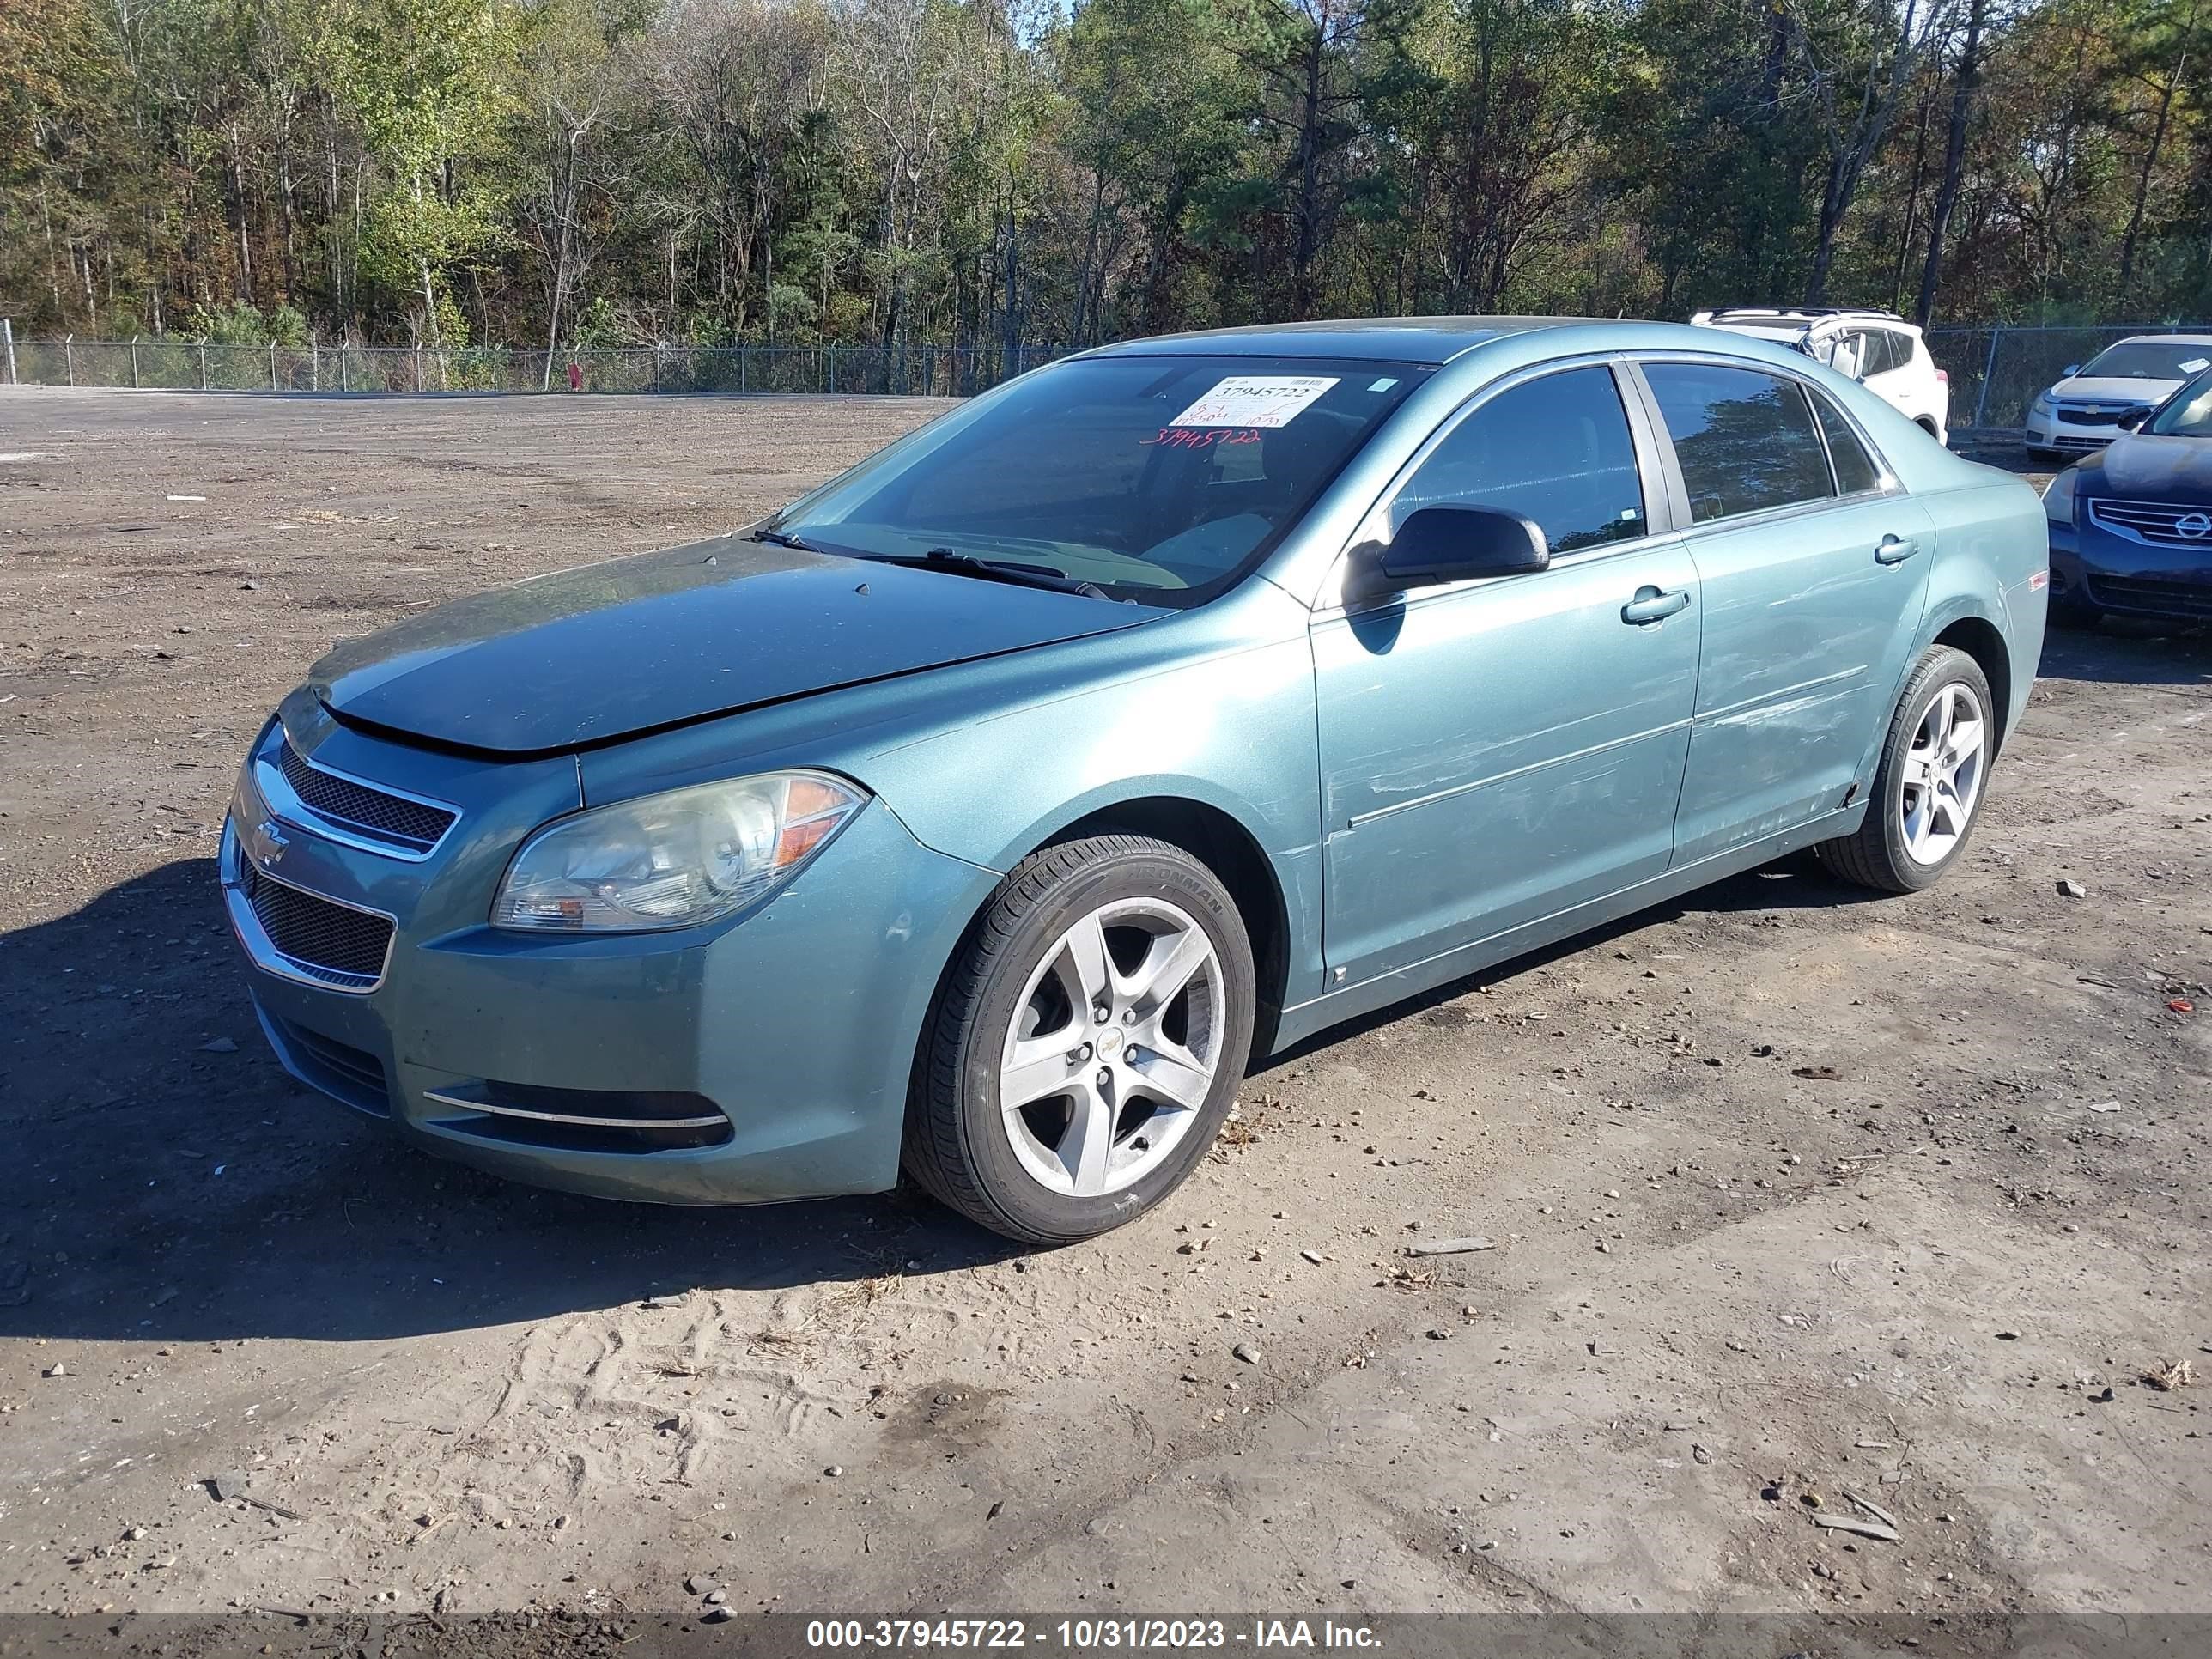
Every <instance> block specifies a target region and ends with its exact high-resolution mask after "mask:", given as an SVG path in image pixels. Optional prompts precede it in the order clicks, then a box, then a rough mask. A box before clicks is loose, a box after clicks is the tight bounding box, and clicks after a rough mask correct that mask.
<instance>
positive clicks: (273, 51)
mask: <svg viewBox="0 0 2212 1659" xmlns="http://www.w3.org/2000/svg"><path fill="white" fill-rule="evenodd" d="M1969 4H1970V0H1911V6H1910V10H1909V14H1908V5H1907V0H1073V3H1066V4H1062V3H1060V0H165V3H163V4H161V5H159V6H146V5H134V6H113V5H109V4H106V3H104V0H6V3H4V4H0V60H4V61H5V62H7V63H8V64H9V74H8V76H6V78H5V79H4V80H0V314H11V315H13V316H14V317H15V320H16V325H17V327H18V329H19V331H23V332H26V333H31V332H44V331H52V332H55V333H59V332H62V331H74V332H76V333H77V334H78V335H80V336H81V337H87V336H93V335H98V334H108V335H117V336H122V335H128V334H130V333H131V332H133V331H143V332H144V333H146V334H148V335H149V336H153V335H159V334H163V333H167V334H170V335H174V336H179V337H185V338H190V339H204V340H207V341H209V342H210V343H215V344H237V345H240V346H249V345H266V344H267V343H270V342H271V341H272V340H273V341H275V342H276V343H296V342H300V341H302V340H305V339H307V338H308V337H316V338H319V339H322V340H325V341H329V340H333V339H336V338H338V337H348V338H352V339H355V340H363V341H366V340H383V341H395V342H416V341H419V342H420V343H422V345H423V346H424V347H425V349H426V353H427V352H428V351H431V350H435V352H436V353H437V354H438V356H437V361H438V362H441V363H442V364H443V365H444V368H443V371H442V372H443V374H444V375H445V377H446V383H447V384H461V383H464V381H465V380H466V379H467V377H470V376H472V375H478V374H484V373H489V371H488V370H486V369H484V368H483V367H482V362H484V361H489V360H479V359H478V358H477V357H475V356H471V355H470V352H471V343H510V342H511V343H528V344H533V345H536V346H538V347H540V348H544V347H546V346H548V345H550V346H552V347H554V348H556V350H557V349H558V348H559V347H560V346H562V345H563V344H568V343H574V344H576V345H609V346H611V345H623V344H636V343H649V342H653V341H656V340H665V341H668V342H671V343H678V342H689V343H698V344H702V345H704V344H720V343H735V342H738V341H753V342H766V341H769V340H775V341H778V342H783V343H793V344H803V343H817V342H829V343H885V344H897V343H920V342H925V341H932V340H934V341H948V340H954V341H958V342H960V343H963V344H968V345H975V346H982V347H986V348H994V347H997V346H1000V345H1001V344H1005V343H1013V342H1017V341H1028V342H1032V343H1036V342H1054V343H1057V342H1074V343H1084V342H1088V341H1092V340H1097V339H1104V338H1111V337H1119V336H1122V335H1127V334H1132V333H1139V332H1146V331H1157V330H1163V329H1170V328H1176V327H1194V326H1204V325H1212V324H1216V323H1223V322H1249V321H1259V320H1264V319H1281V318H1291V317H1300V316H1316V315H1323V314H1329V313H1362V312H1392V313H1419V312H1428V311H1453V310H1524V309H1525V310H1556V311H1568V312H1586V313H1601V314H1608V315H1610V314H1615V313H1627V314H1658V315H1675V316H1679V315H1681V314H1683V313H1686V312H1687V311H1688V310H1690V309H1691V308H1692V307H1694V306H1697V305H1701V304H1711V303H1716V302H1755V301H1797V300H1802V299H1803V298H1805V297H1807V295H1808V291H1809V290H1811V289H1814V287H1815V286H1816V285H1819V284H1823V283H1824V284H1825V291H1826V294H1827V295H1828V296H1829V297H1831V298H1832V300H1834V301H1838V302H1850V303H1874V304H1883V305H1896V306H1899V307H1902V308H1907V309H1909V308H1910V307H1911V301H1912V299H1913V297H1914V296H1915V295H1917V291H1918V287H1919V276H1920V271H1921V267H1922V264H1923V261H1924V260H1925V258H1926V257H1927V252H1928V249H1927V241H1928V234H1929V222H1930V218H1931V216H1932V212H1933V206H1934V203H1935V200H1936V194H1937V188H1938V183H1939V181H1940V179H1942V176H1943V173H1944V159H1945V151H1946V144H1947V139H1948V131H1949V125H1950V120H1951V116H1952V112H1953V109H1954V104H1955V103H1956V101H1957V94H1958V88H1959V84H1960V81H1959V67H1960V51H1961V41H1962V39H1963V24H1964V20H1965V18H1966V14H1967V10H1968V7H1969ZM1984 10H1985V13H1986V17H1987V30H1986V33H1985V35H1984V40H1983V41H1982V51H1981V72H1980V74H1979V76H1978V79H1977V81H1976V82H1975V84H1974V85H1973V86H1972V88H1970V91H1971V94H1972V96H1971V99H1970V100H1969V102H1968V105H1967V106H1966V108H1967V113H1968V117H1969V118H1968V119H1967V122H1966V127H1965V129H1964V151H1963V156H1962V165H1961V167H1960V169H1959V185H1958V190H1957V197H1956V201H1955V203H1954V206H1953V209H1952V211H1951V214H1950V218H1949V222H1948V223H1949V228H1948V236H1947V238H1946V245H1945V250H1944V258H1943V262H1942V287H1941V290H1940V293H1939V296H1938V300H1939V310H1940V312H1941V313H1942V319H1944V320H1950V321H1966V320H1977V319H2015V320H2021V319H2028V318H2032V317H2052V318H2065V319H2087V318H2105V319H2114V318H2122V319H2128V320H2134V319H2156V318H2159V317H2175V316H2188V315H2202V314H2204V313H2207V312H2208V311H2212V104H2208V101H2207V100H2206V98H2205V96H2204V94H2203V92H2202V90H2201V87H2202V86H2203V85H2205V84H2212V82H2206V80H2205V76H2204V74H2203V68H2204V65H2205V64H2206V62H2207V54H2208V52H2212V0H2002V3H1990V4H1988V5H1987V6H1986V7H1985V8H1984ZM1908 15H1909V18H1910V24H1909V27H1908V21H1907V20H1908Z"/></svg>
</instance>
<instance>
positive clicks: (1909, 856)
mask: <svg viewBox="0 0 2212 1659" xmlns="http://www.w3.org/2000/svg"><path fill="white" fill-rule="evenodd" d="M1990 711H1991V702H1990V683H1989V680H1988V678H1986V677H1985V676H1984V674H1983V672H1982V670H1981V665H1979V664H1978V663H1977V662H1976V661H1975V660H1974V659H1972V657H1970V656H1968V655H1967V654H1966V653H1965V652H1963V651H1958V650H1954V649H1953V648H1952V647H1949V646H1944V645H1939V646H1936V647H1934V648H1932V649H1931V650H1930V651H1929V653H1927V654H1926V655H1925V656H1923V657H1922V658H1921V659H1920V660H1919V662H1918V663H1917V665H1915V666H1914V668H1913V671H1912V675H1911V678H1910V679H1908V680H1906V681H1905V695H1904V696H1902V697H1900V698H1899V699H1898V704H1897V712H1896V714H1894V715H1893V716H1892V718H1891V720H1890V723H1889V731H1888V734H1887V738H1885V740H1884V742H1883V744H1882V751H1881V764H1880V766H1879V767H1877V768H1876V769H1875V776H1874V791H1873V793H1872V796H1871V797H1870V799H1869V800H1868V802H1867V815H1866V821H1865V822H1864V823H1862V824H1861V825H1860V826H1859V828H1858V829H1857V832H1856V833H1854V834H1852V835H1849V836H1843V837H1841V838H1840V839H1838V840H1836V841H1829V842H1821V843H1820V861H1821V862H1822V863H1823V864H1825V865H1826V866H1827V867H1828V868H1829V869H1830V870H1831V871H1832V872H1834V873H1835V874H1837V875H1838V876H1841V877H1843V878H1844V879H1845V880H1846V881H1854V882H1857V883H1858V884H1859V885H1861V886H1863V887H1871V888H1874V889H1875V890H1877V891H1880V892H1885V893H1914V892H1917V891H1919V890H1921V889H1922V888H1923V887H1926V886H1928V885H1929V884H1930V883H1932V882H1934V881H1935V879H1936V878H1937V877H1938V876H1940V875H1942V873H1943V872H1944V871H1946V870H1948V868H1950V866H1951V865H1952V863H1953V861H1954V860H1956V859H1957V858H1958V856H1959V854H1960V852H1961V851H1962V850H1964V848H1965V847H1966V837H1967V835H1968V834H1969V832H1971V831H1972V829H1973V826H1974V817H1975V814H1976V812H1977V811H1978V810H1979V808H1980V806H1981V804H1982V793H1983V788H1984V785H1985V783H1986V782H1987V781H1988V778H1989V769H1990V760H1991V759H1992V758H1994V757H1995V754H1996V725H1995V724H1994V719H1993V716H1992V714H1991V712H1990Z"/></svg>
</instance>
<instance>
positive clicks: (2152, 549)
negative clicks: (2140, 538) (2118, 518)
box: [2050, 509, 2212, 622]
mask: <svg viewBox="0 0 2212 1659" xmlns="http://www.w3.org/2000/svg"><path fill="white" fill-rule="evenodd" d="M2077 510H2078V509H2077ZM2050 528H2051V599H2052V601H2053V603H2055V604H2066V603H2069V602H2070V603H2072V604H2074V605H2081V606H2086V607H2090V608H2093V609H2094V610H2097V611H2111V612H2112V613H2113V614H2114V615H2115V616H2132V617H2154V618H2156V619H2157V620H2159V621H2161V622H2212V547H2208V548H2206V549H2205V550H2203V551H2201V552H2192V551H2191V550H2187V549H2183V548H2175V547H2166V546H2156V545H2151V544H2145V543H2142V542H2136V541H2130V540H2126V539H2124V538H2121V537H2118V536H2115V535H2112V534H2111V533H2110V532H2106V531H2104V530H2100V529H2099V528H2098V527H2097V526H2094V525H2083V524H2081V523H2080V522H2079V521H2078V520H2077V521H2076V522H2075V523H2073V524H2063V525H2061V524H2054V525H2052V526H2051V527H2050Z"/></svg>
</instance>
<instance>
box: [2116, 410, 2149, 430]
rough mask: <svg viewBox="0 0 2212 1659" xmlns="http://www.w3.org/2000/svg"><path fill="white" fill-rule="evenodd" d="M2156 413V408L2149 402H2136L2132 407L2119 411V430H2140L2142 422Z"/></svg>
mask: <svg viewBox="0 0 2212 1659" xmlns="http://www.w3.org/2000/svg"><path fill="white" fill-rule="evenodd" d="M2157 413H2158V410H2157V409H2156V408H2154V406H2153V405H2151V404H2136V406H2135V407H2134V408H2133V409H2124V410H2121V411H2120V419H2119V428H2120V430H2121V431H2123V432H2137V431H2140V430H2142V423H2143V422H2145V421H2147V420H2148V419H2150V417H2151V416H2154V415H2155V414H2157Z"/></svg>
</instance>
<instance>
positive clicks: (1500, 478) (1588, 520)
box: [1390, 368, 1644, 553]
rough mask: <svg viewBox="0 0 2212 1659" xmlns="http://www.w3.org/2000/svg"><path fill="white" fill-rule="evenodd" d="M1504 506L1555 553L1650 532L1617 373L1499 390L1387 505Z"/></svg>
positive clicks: (1591, 372) (1550, 378)
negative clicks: (1528, 522) (1531, 527)
mask: <svg viewBox="0 0 2212 1659" xmlns="http://www.w3.org/2000/svg"><path fill="white" fill-rule="evenodd" d="M1442 503H1451V504H1454V505H1460V506H1468V507H1503V508H1504V509H1505V510H1506V511H1507V512H1509V513H1520V514H1521V515H1522V517H1524V518H1528V519H1533V520H1535V521H1536V523H1537V525H1538V526H1539V527H1541V529H1542V531H1543V532H1544V538H1545V540H1546V541H1547V542H1549V543H1550V544H1551V548H1552V551H1553V552H1554V553H1571V552H1573V551H1574V550H1576V549H1577V548H1583V547H1595V546H1598V545H1599V544H1602V543H1605V542H1617V541H1626V540H1628V539H1630V538H1633V537H1637V536H1641V535H1642V534H1644V483H1643V479H1642V477H1641V476H1640V475H1639V474H1638V471H1637V470H1636V444H1635V441H1634V440H1633V439H1632V438H1631V437H1630V436H1629V432H1628V416H1627V415H1626V413H1625V412H1624V411H1623V410H1622V409H1621V406H1620V391H1619V389H1618V388H1617V387H1616V386H1614V385H1613V372H1612V371H1611V370H1610V369H1606V368H1571V369H1566V370H1564V371H1562V372H1561V373H1559V374H1547V375H1546V376H1544V377H1543V378H1542V379H1541V380H1528V381H1526V382H1524V383H1522V385H1520V386H1514V387H1512V388H1511V389H1510V390H1509V391H1505V392H1499V393H1498V395H1497V396H1496V397H1495V398H1492V399H1491V400H1490V401H1489V402H1488V403H1486V404H1483V405H1482V407H1480V409H1478V410H1475V411H1474V413H1473V414H1472V415H1469V416H1468V417H1467V418H1466V419H1465V420H1463V421H1462V422H1460V423H1459V424H1458V425H1457V426H1455V427H1454V428H1452V429H1451V431H1450V432H1449V433H1448V434H1447V435H1445V437H1444V440H1443V442H1442V443H1440V444H1438V445H1437V447H1436V448H1435V449H1434V450H1433V451H1431V453H1430V454H1429V457H1428V459H1426V460H1425V461H1423V462H1422V463H1421V465H1420V466H1419V468H1418V469H1417V470H1416V471H1415V472H1414V473H1413V477H1410V478H1408V479H1407V481H1406V483H1405V487H1404V488H1403V489H1401V490H1400V491H1399V492H1398V495H1397V498H1396V499H1395V501H1392V502H1391V504H1390V527H1391V529H1392V530H1393V531H1394V532H1395V530H1396V529H1397V527H1398V526H1400V525H1401V524H1403V523H1404V522H1405V521H1406V519H1407V516H1408V515H1409V514H1410V513H1413V512H1414V511H1416V510H1417V509H1419V508H1420V507H1435V506H1437V505H1439V504H1442Z"/></svg>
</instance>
